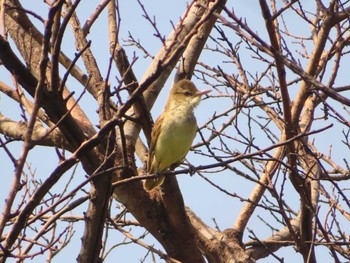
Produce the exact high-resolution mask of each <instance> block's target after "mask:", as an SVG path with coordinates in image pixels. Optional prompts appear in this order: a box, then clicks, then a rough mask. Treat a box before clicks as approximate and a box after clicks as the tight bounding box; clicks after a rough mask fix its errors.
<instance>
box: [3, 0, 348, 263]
mask: <svg viewBox="0 0 350 263" xmlns="http://www.w3.org/2000/svg"><path fill="white" fill-rule="evenodd" d="M22 2H23V5H24V7H25V8H28V9H33V5H35V11H36V12H38V13H40V14H41V15H42V17H43V18H46V16H47V15H46V12H47V8H46V7H45V6H44V4H43V3H42V1H38V0H36V1H33V0H31V1H28V0H26V1H22ZM82 2H83V3H82V4H81V5H80V6H79V8H78V10H77V12H78V14H79V17H80V19H81V23H82V24H83V23H85V20H86V19H87V18H88V17H89V16H90V14H91V13H92V12H93V10H94V9H95V8H96V5H97V4H98V3H99V1H95V0H90V1H82ZM120 4H121V6H120V12H121V18H122V22H121V37H120V38H121V39H122V40H127V39H128V36H129V33H131V34H132V35H133V37H134V38H135V39H138V40H140V42H141V43H142V44H143V45H144V47H145V48H146V49H147V50H148V51H149V52H150V53H151V54H153V55H154V54H156V53H157V52H158V50H159V49H160V47H161V45H162V43H161V41H159V39H157V38H156V37H154V36H153V35H152V34H153V33H154V29H153V28H152V27H151V25H150V24H149V23H148V22H147V21H146V20H145V19H144V18H143V17H142V15H141V14H142V13H141V12H142V10H141V8H140V6H139V5H138V3H137V1H135V0H130V1H120ZM143 4H144V6H145V7H146V9H147V11H148V12H149V15H150V16H151V17H153V16H154V17H155V18H156V22H157V27H158V29H159V30H160V32H161V33H162V34H163V35H164V36H167V35H168V34H169V32H170V31H171V30H172V23H171V21H173V22H174V24H176V23H177V21H178V18H179V17H180V16H181V15H182V14H183V12H184V10H185V7H186V4H187V3H186V2H185V1H170V0H162V1H159V0H158V1H157V0H146V1H143ZM232 4H234V9H235V12H236V14H237V15H238V16H242V17H245V18H246V19H247V22H248V24H249V25H250V26H251V27H252V28H254V29H255V30H256V31H257V32H259V35H261V36H263V37H265V36H266V31H265V28H264V22H263V20H262V19H261V16H260V9H259V6H258V4H257V1H252V0H248V1H243V0H239V1H234V3H229V5H232ZM306 4H307V3H306ZM306 4H305V5H306ZM231 7H232V6H229V8H231ZM258 14H259V15H258ZM289 15H292V14H288V13H286V17H288V16H289ZM33 22H35V24H36V25H38V27H41V28H42V25H40V22H38V21H36V20H35V19H34V20H33ZM106 22H107V16H106V12H103V13H102V15H101V17H100V18H99V19H98V21H97V22H96V23H95V24H94V26H93V27H92V28H91V34H90V35H89V39H91V40H92V45H91V48H92V51H93V52H94V54H95V56H96V58H97V60H98V64H99V66H100V69H101V72H102V75H103V76H105V75H106V73H107V67H108V63H109V45H108V31H107V26H106ZM303 27H304V25H299V24H297V23H296V24H295V27H291V28H290V30H295V31H296V33H298V34H300V31H301V32H303V31H304V32H305V34H307V32H308V28H304V29H303ZM238 40H239V39H238V37H237V36H236V35H232V41H233V42H236V41H238ZM122 43H124V44H126V43H127V42H122ZM73 47H74V40H73V39H72V35H71V33H69V30H68V34H67V36H66V38H65V40H64V42H63V51H64V52H65V53H66V54H67V55H68V56H70V57H73V56H74V53H75V52H76V50H75V48H73ZM125 49H126V51H127V53H128V56H129V58H132V57H133V56H134V55H135V56H137V57H139V59H138V60H137V62H136V63H135V66H134V68H133V69H134V71H135V73H136V75H137V77H138V78H139V79H140V78H141V77H142V75H143V73H144V72H145V70H146V69H147V67H148V65H149V63H150V61H151V59H150V58H147V59H144V57H143V56H144V54H143V53H141V52H140V51H139V50H136V49H135V48H134V47H128V46H125ZM242 54H243V59H244V62H243V64H244V65H246V66H247V68H249V69H251V70H252V71H254V70H255V71H257V72H258V71H259V70H260V68H259V67H260V65H259V64H257V63H256V62H255V61H254V59H252V58H251V57H250V55H248V52H247V53H246V56H244V54H245V52H244V51H243V53H242ZM201 59H203V60H205V61H206V62H207V63H208V61H211V62H212V63H213V66H215V65H216V64H220V63H222V61H220V58H218V57H217V55H216V54H213V53H211V52H209V51H208V52H205V53H204V54H203V55H202V56H201V58H200V60H201ZM78 65H80V67H81V68H82V69H83V68H84V67H83V65H82V63H81V61H80V62H79V63H78ZM223 66H224V67H229V66H230V65H223ZM232 72H233V73H234V69H232ZM112 73H114V75H115V74H116V71H115V69H114V70H113V71H112ZM0 76H1V78H2V81H4V82H7V83H9V85H11V83H12V82H11V79H10V77H9V75H8V74H7V73H6V72H5V71H4V70H3V69H2V68H1V69H0ZM172 76H173V75H172ZM110 80H111V84H112V86H113V82H114V83H116V79H115V78H114V76H113V74H112V78H111V79H110ZM346 81H347V80H345V79H342V78H340V84H341V83H342V82H344V83H347V82H346ZM194 82H195V83H196V84H197V86H198V88H199V89H206V88H208V87H205V86H202V85H201V83H200V82H199V81H196V79H194ZM171 83H172V77H170V78H169V80H168V82H167V84H166V86H165V88H164V89H163V91H162V92H161V94H160V97H159V99H158V100H157V102H156V104H155V106H154V108H153V109H152V116H153V118H154V119H155V118H156V117H157V116H158V115H159V114H160V113H161V111H162V109H163V106H164V102H165V99H166V97H167V93H168V90H169V88H170V85H171ZM68 87H69V88H71V89H72V90H75V91H76V94H77V96H79V94H80V92H81V91H82V87H81V85H79V84H77V83H76V81H74V80H73V78H70V79H69V82H68ZM291 94H292V95H293V91H291ZM211 95H217V94H215V93H212V94H211ZM0 103H1V104H0V111H1V113H3V114H4V115H6V116H8V117H11V118H13V119H14V120H19V119H20V111H19V110H18V109H17V107H15V108H14V106H13V104H12V103H11V102H10V101H9V100H8V99H7V98H6V97H5V96H3V95H1V97H0ZM229 103H230V101H229V100H227V101H224V100H222V99H215V98H211V99H208V100H204V101H203V102H202V103H201V105H200V106H199V107H198V109H197V111H196V116H197V120H198V124H199V126H201V125H202V124H203V123H205V122H206V120H208V119H209V118H210V117H211V116H212V115H213V113H214V112H220V111H221V110H223V109H224V108H225V107H227V105H229ZM81 106H82V108H83V109H84V110H85V111H86V113H87V114H88V116H89V117H90V118H91V119H92V120H93V121H94V124H97V123H98V115H97V113H96V109H97V104H96V102H95V101H94V100H92V98H91V97H90V96H89V95H85V96H84V97H83V99H82V102H81ZM242 123H244V120H243V119H242ZM324 125H325V124H324V123H321V124H320V126H324ZM242 129H244V128H243V127H242ZM232 131H233V130H232ZM233 132H234V131H233ZM332 132H334V130H333V131H330V132H329V133H330V134H332ZM232 136H234V134H232ZM258 139H259V138H258ZM196 142H200V137H199V136H197V137H196V139H195V142H194V143H196ZM261 143H262V144H264V143H266V142H261ZM21 146H22V143H21V142H18V143H15V144H14V145H13V146H10V149H11V152H12V153H13V155H14V156H15V157H16V158H18V157H19V155H20V151H21ZM319 146H320V147H321V148H322V149H324V150H325V151H326V150H327V147H328V146H329V144H328V143H326V144H324V143H323V142H319ZM233 147H235V146H233ZM237 147H238V146H237ZM344 150H345V149H344ZM344 154H345V153H344ZM340 156H343V155H342V152H340ZM187 159H188V160H190V162H191V163H192V164H195V165H199V164H202V162H203V159H202V158H201V157H200V156H199V155H197V154H195V153H190V154H189V155H188V156H187ZM206 161H207V162H208V163H211V162H213V161H211V160H206ZM57 162H58V159H57V157H56V155H55V153H54V151H50V150H48V149H46V148H41V147H37V148H35V149H34V150H33V151H32V152H31V154H30V156H29V159H28V168H27V169H26V170H27V172H28V174H30V173H33V174H34V173H35V179H39V178H41V179H42V180H44V179H45V178H46V177H47V175H48V174H50V172H52V170H53V169H54V167H55V165H56V164H57ZM0 166H1V167H3V170H2V174H3V178H4V182H3V184H0V201H1V202H3V200H4V198H5V196H6V195H7V189H8V188H9V184H10V182H11V179H12V175H13V171H14V167H13V165H11V164H9V161H8V158H7V156H6V155H5V153H4V152H1V151H0ZM71 174H72V172H71V171H70V172H68V173H67V174H66V175H65V177H66V178H65V179H63V180H62V183H65V182H67V180H68V178H69V176H70V175H71ZM84 177H85V173H84V172H83V170H82V169H81V168H80V167H78V169H77V171H76V172H75V175H74V178H73V179H72V182H71V186H70V188H74V186H75V185H76V184H78V183H79V182H81V180H82V179H83V178H84ZM208 177H210V178H211V179H214V180H215V182H216V183H217V184H219V185H221V186H222V187H224V188H225V189H227V190H228V191H230V192H232V193H237V194H238V195H242V196H245V197H247V196H248V195H249V193H250V191H251V190H252V189H253V188H254V184H253V183H251V182H249V181H247V180H244V179H243V178H241V177H238V176H237V175H235V174H232V173H230V172H226V173H220V174H212V175H208ZM178 180H179V184H180V187H181V190H182V192H183V196H184V199H185V203H186V205H188V206H189V207H191V208H192V209H193V210H194V212H195V213H197V215H198V216H200V217H201V218H202V219H203V221H205V222H206V223H207V224H208V225H210V226H211V227H215V223H214V220H213V219H215V222H216V223H217V224H218V226H219V227H220V229H221V230H224V229H226V228H229V227H232V225H233V223H234V221H235V218H236V217H237V215H238V212H239V211H240V208H241V207H242V205H243V204H242V203H241V202H240V201H239V200H238V199H233V198H231V197H229V196H227V195H225V194H223V193H222V192H219V191H215V190H212V189H211V188H210V186H209V185H208V184H207V183H206V182H205V181H204V180H203V179H201V178H200V177H199V176H196V175H194V176H192V177H191V176H189V175H180V176H178ZM61 187H62V185H61V184H59V185H57V189H59V188H61ZM287 188H289V189H290V191H289V192H288V193H289V194H290V198H295V203H293V204H294V205H295V209H297V208H298V206H299V197H298V196H296V195H295V194H293V190H292V188H291V186H290V185H287ZM85 189H86V190H87V191H88V186H87V187H86V188H85ZM82 195H83V192H80V193H78V195H77V196H82ZM17 201H19V200H17ZM86 205H87V204H85V205H83V206H81V207H79V208H78V209H76V210H74V214H81V213H82V212H83V211H84V210H85V209H86ZM116 206H117V205H116V202H113V207H115V208H114V209H113V210H112V211H113V212H114V213H118V212H120V209H119V208H118V207H116ZM258 214H259V215H263V216H264V218H265V220H269V219H271V220H273V218H272V217H271V216H270V215H268V214H267V213H266V212H265V211H263V210H262V209H257V212H256V214H255V216H254V219H252V220H251V222H250V224H249V226H248V227H249V228H250V229H252V230H253V231H254V232H255V234H258V235H259V238H265V237H268V236H270V235H271V234H272V232H271V230H270V229H269V228H268V227H267V226H266V225H265V224H264V223H263V222H261V221H260V220H258V219H257V218H256V215H258ZM130 219H132V217H130ZM82 229H83V224H82V223H76V224H75V226H74V231H76V233H75V235H74V236H73V239H72V242H71V243H70V244H69V245H68V246H67V247H66V248H65V249H64V250H63V252H61V253H60V254H58V255H57V257H55V258H54V260H53V262H63V261H68V262H72V260H73V259H75V258H76V257H77V256H78V253H79V250H80V244H81V242H80V237H81V235H82ZM131 229H132V232H131V233H132V234H133V235H134V236H138V235H142V234H143V233H144V230H143V229H141V228H131ZM108 233H109V241H108V244H107V246H108V247H110V246H113V245H115V244H117V243H119V242H122V241H123V240H124V238H125V237H124V236H123V235H121V234H119V233H117V232H116V231H114V230H110V231H109V232H108ZM247 240H248V233H247V232H246V235H245V241H247ZM145 242H147V243H149V244H153V243H154V244H156V241H155V240H154V239H153V238H152V237H151V236H150V235H148V236H147V237H146V238H145ZM156 247H158V248H159V246H157V245H156ZM317 253H318V255H320V254H322V255H323V254H324V258H327V257H328V253H327V252H325V250H322V249H318V251H317ZM145 254H146V250H145V249H144V248H141V247H140V246H138V245H135V244H128V245H124V246H120V247H118V248H116V249H114V250H113V251H112V252H111V254H110V255H109V256H108V257H107V258H106V261H105V262H107V263H109V262H126V260H127V261H128V262H139V260H140V259H142V258H143V257H144V256H145ZM278 255H279V256H281V257H283V256H285V257H286V258H288V261H286V262H291V261H289V260H293V262H297V261H301V260H302V259H301V257H300V255H299V254H297V253H296V252H295V251H294V249H293V248H292V247H290V248H285V249H281V250H280V251H279V252H278ZM40 260H42V262H43V261H44V260H45V257H44V256H43V257H41V258H40ZM149 260H150V257H148V259H147V260H146V262H150V261H149ZM36 262H40V261H38V260H36ZM157 262H161V261H157ZM260 262H275V261H274V259H273V258H271V257H270V258H267V259H264V260H261V261H260ZM325 262H326V261H325Z"/></svg>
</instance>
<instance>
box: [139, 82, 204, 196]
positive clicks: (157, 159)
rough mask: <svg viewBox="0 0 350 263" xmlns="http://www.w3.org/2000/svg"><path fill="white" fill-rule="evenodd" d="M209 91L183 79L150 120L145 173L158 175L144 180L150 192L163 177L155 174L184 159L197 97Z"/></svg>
mask: <svg viewBox="0 0 350 263" xmlns="http://www.w3.org/2000/svg"><path fill="white" fill-rule="evenodd" d="M209 92H210V90H203V91H199V90H198V89H197V88H196V86H195V85H194V84H193V82H192V81H190V80H187V79H183V80H180V81H179V82H177V83H176V84H174V86H173V87H172V89H171V91H170V94H169V97H168V100H167V102H166V104H165V108H164V111H163V113H162V114H161V115H160V116H159V117H158V119H157V120H156V122H155V123H154V126H153V129H152V134H151V145H150V150H149V158H148V165H147V166H148V167H147V172H148V174H158V176H159V177H158V178H156V179H147V180H145V182H144V189H145V190H147V191H151V190H152V189H154V188H156V187H157V186H159V185H161V184H162V183H163V181H164V176H162V175H160V174H159V173H161V172H163V171H165V170H167V169H168V168H169V167H171V166H172V165H173V164H176V163H179V162H181V161H182V160H183V159H184V158H185V156H186V154H187V153H188V151H189V150H190V147H191V145H192V142H193V139H194V137H195V135H196V132H197V121H196V118H195V116H194V113H193V111H194V108H195V107H196V106H197V105H198V104H199V102H200V101H201V96H202V95H204V94H207V93H209Z"/></svg>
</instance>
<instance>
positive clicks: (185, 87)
mask: <svg viewBox="0 0 350 263" xmlns="http://www.w3.org/2000/svg"><path fill="white" fill-rule="evenodd" d="M210 91H211V90H202V91H200V90H198V89H197V88H196V86H195V85H194V83H193V82H192V81H190V80H187V79H182V80H180V81H179V82H177V83H176V84H174V86H173V87H172V89H171V90H170V94H169V98H168V104H172V106H173V107H181V106H189V107H190V108H192V109H193V108H195V107H196V106H197V105H198V104H199V102H200V101H201V96H202V95H204V94H207V93H209V92H210Z"/></svg>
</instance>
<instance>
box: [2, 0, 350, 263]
mask: <svg viewBox="0 0 350 263" xmlns="http://www.w3.org/2000/svg"><path fill="white" fill-rule="evenodd" d="M23 2H24V1H23ZM35 2H36V1H33V5H32V6H29V7H25V8H24V7H23V6H22V5H21V2H20V1H19V0H2V1H0V3H1V6H0V8H1V9H0V10H1V13H0V17H1V36H0V60H1V67H0V74H1V75H2V76H5V75H6V76H11V81H4V82H2V81H0V91H1V98H6V100H7V101H9V102H10V104H11V107H13V110H15V111H17V112H19V114H20V116H21V119H20V120H15V119H14V118H11V117H10V116H7V115H6V114H4V111H6V109H5V108H3V106H1V113H0V133H1V137H0V147H1V152H2V154H3V155H2V156H4V157H6V159H5V158H4V160H5V161H4V162H6V166H7V167H9V166H12V167H13V168H14V173H13V175H10V174H3V175H2V176H3V177H6V178H10V177H11V180H12V181H11V182H9V183H7V182H8V180H5V182H6V184H5V185H6V188H5V189H4V190H6V193H2V196H4V197H5V200H2V203H3V207H2V211H1V217H0V234H1V235H0V236H1V252H0V261H1V262H5V261H6V260H7V259H16V260H17V262H23V261H24V260H25V259H27V258H36V257H38V256H40V255H42V254H44V255H45V256H46V258H47V262H50V261H51V260H52V258H53V257H54V256H55V255H57V254H58V253H60V252H61V253H64V251H65V247H66V246H67V245H69V243H70V242H71V240H72V238H73V237H74V235H76V233H75V232H74V229H75V226H76V225H77V224H79V223H81V222H83V224H84V230H83V233H82V234H81V244H79V245H78V244H75V245H76V247H79V250H80V252H79V253H77V254H76V255H74V256H75V257H77V261H78V262H100V261H103V260H105V259H106V258H107V256H108V255H109V253H110V252H111V251H112V250H113V249H115V248H116V247H118V246H120V245H124V246H126V248H125V249H127V247H128V246H129V244H130V243H129V242H130V241H131V242H133V243H135V244H137V245H138V246H141V247H143V248H145V256H144V258H143V259H142V261H147V262H149V261H150V260H153V261H155V260H156V256H157V257H160V258H162V259H164V260H165V261H167V262H191V263H193V262H254V261H256V260H259V259H262V258H265V257H268V256H270V257H273V258H274V259H275V260H277V261H280V262H284V258H288V257H291V258H293V256H292V254H294V255H296V254H300V255H301V256H302V258H303V261H304V262H317V261H320V262H321V261H322V256H319V255H320V253H318V252H320V251H321V252H322V253H323V254H328V255H329V258H332V259H334V261H335V262H341V261H346V260H349V259H350V252H349V251H350V250H349V245H350V243H349V235H348V231H347V229H348V227H347V225H348V224H349V220H350V202H349V200H348V198H347V196H348V194H347V192H348V191H349V183H348V182H349V165H348V161H349V158H348V156H349V155H348V154H349V150H350V149H349V148H350V142H349V134H350V130H349V127H350V125H349V124H350V123H349V121H348V118H349V117H348V115H349V106H350V100H349V99H348V98H347V97H348V96H347V95H349V89H350V85H349V80H348V66H347V59H349V56H350V54H349V53H350V52H349V44H350V41H349V40H350V19H349V18H350V5H349V2H348V1H341V0H332V1H330V2H322V1H305V2H302V1H295V0H292V1H284V0H283V1H274V0H271V1H270V2H267V1H265V0H260V1H259V5H256V6H249V5H253V3H251V4H247V3H239V1H234V2H233V3H226V1H224V0H215V1H207V0H195V1H193V2H191V3H190V4H189V5H188V6H187V7H186V8H184V10H183V14H182V16H181V18H179V19H178V21H177V22H176V23H173V24H172V32H170V33H169V34H168V32H166V33H164V32H162V30H161V29H160V27H159V24H158V23H157V17H154V16H153V14H152V11H153V10H151V9H149V8H148V7H147V6H145V5H144V4H143V3H142V1H139V2H138V6H139V10H141V13H140V17H139V18H135V17H133V15H134V13H133V14H132V15H130V10H123V9H122V8H120V4H121V3H119V2H118V1H113V0H102V1H101V2H100V3H99V4H98V5H96V9H95V10H94V11H93V12H92V13H91V15H90V16H89V18H88V19H86V21H84V22H82V17H81V16H80V11H79V8H80V7H81V6H84V4H86V3H81V1H79V0H76V1H74V2H71V1H70V0H66V1H62V0H52V1H48V0H46V1H45V3H44V5H45V7H46V8H47V9H46V10H45V11H42V12H39V11H38V10H36V7H35V4H34V3H35ZM23 4H24V3H23ZM89 5H92V3H89ZM254 5H255V3H254ZM257 10H258V12H257ZM128 12H129V13H128ZM107 17H108V20H107ZM104 18H106V20H105V21H104V20H103V19H104ZM128 19H134V20H138V21H143V22H147V23H148V24H149V26H150V28H151V29H152V31H153V32H154V34H153V36H150V35H147V36H141V40H139V39H138V36H135V35H134V33H133V32H129V33H128V35H125V33H123V32H127V31H128V21H131V20H128ZM98 22H99V23H103V24H104V26H105V28H107V29H108V34H109V36H108V37H109V42H108V43H104V44H105V45H106V46H109V59H107V60H105V61H103V64H104V65H107V66H106V67H105V68H107V70H106V72H105V73H102V72H103V70H102V69H101V67H102V66H101V61H99V59H98V56H99V55H98V52H97V51H96V49H94V47H96V46H98V45H99V44H101V43H100V41H102V40H103V38H102V37H101V36H100V35H99V34H98V33H96V31H93V29H94V26H95V25H96V24H97V23H98ZM166 34H168V36H167V37H165V36H164V35H166ZM69 36H72V37H73V38H74V43H75V48H74V47H73V46H69V45H68V47H69V48H68V49H67V45H66V44H65V43H66V42H67V41H69V39H70V38H69ZM146 42H150V43H153V42H158V43H160V44H161V48H160V49H159V50H158V52H157V53H156V54H153V52H152V51H151V50H149V45H147V43H146ZM67 51H68V53H67ZM74 52H76V53H74ZM107 52H108V51H107ZM73 53H74V55H68V54H73ZM200 56H201V57H200ZM140 61H142V62H143V63H148V67H147V69H146V70H145V72H136V71H135V68H137V67H136V66H137V65H138V63H141V62H140ZM172 72H176V74H175V77H174V81H175V82H176V81H178V80H180V79H183V78H188V79H191V78H192V79H193V80H194V82H196V83H198V84H200V85H201V86H205V85H207V86H209V87H211V88H212V89H213V90H214V92H212V93H211V95H210V96H209V97H206V101H205V102H204V103H207V104H206V105H209V106H207V110H206V111H205V114H207V116H204V117H203V116H201V117H203V118H204V119H205V123H204V124H203V123H201V125H200V127H199V128H198V136H197V139H198V140H196V143H195V144H194V145H193V147H192V153H191V157H196V158H195V159H196V162H197V163H195V162H189V161H191V160H192V158H189V160H188V161H187V160H186V161H185V162H184V164H183V166H181V167H180V168H178V169H176V170H175V171H169V172H166V173H164V175H165V176H166V180H165V182H164V184H163V185H162V186H161V187H159V188H158V189H156V190H154V191H152V192H150V193H148V192H146V191H145V190H144V189H143V187H142V180H144V179H145V178H148V177H149V176H153V177H155V176H157V175H147V174H146V173H145V167H144V165H145V163H146V159H147V152H148V144H149V140H150V134H151V129H152V124H153V121H152V116H151V113H150V110H151V109H152V107H153V105H154V103H155V101H156V100H157V98H158V95H159V93H160V91H161V90H162V88H163V86H165V83H166V82H167V80H168V79H169V78H170V74H171V73H172ZM138 75H142V77H140V78H138V77H137V76H138ZM4 79H5V77H4ZM87 98H88V100H89V102H90V103H87V102H83V101H84V99H87ZM92 104H94V105H95V106H93V107H92V106H91V105H92ZM91 108H93V110H91ZM94 110H97V111H94ZM96 121H97V122H98V124H97V125H96V123H95V122H96ZM327 147H328V148H327ZM16 149H17V150H16ZM18 149H20V152H19V153H18ZM38 149H44V151H47V152H48V153H47V154H49V152H50V154H51V155H50V156H55V159H56V160H48V161H46V159H47V157H46V156H45V157H40V159H41V160H40V161H41V162H45V163H48V164H49V166H50V169H51V170H50V171H49V174H47V175H45V176H42V175H40V169H39V170H37V171H36V170H35V169H36V168H35V167H32V166H30V163H29V162H28V160H29V159H30V158H32V156H36V158H39V157H38V154H37V153H35V151H36V150H38ZM2 162H3V161H2ZM78 170H81V171H84V173H85V174H86V176H82V175H81V172H77V171H78ZM183 174H191V175H193V177H195V178H199V179H200V180H202V181H203V182H205V183H206V188H205V192H203V195H205V196H209V195H211V194H214V193H218V192H219V193H220V194H221V196H222V197H225V198H229V199H230V200H232V201H234V202H235V203H237V204H242V205H241V206H236V208H235V209H236V210H235V211H234V212H235V213H237V214H236V216H235V217H233V216H232V215H230V213H228V215H226V216H228V217H230V220H233V221H232V222H233V223H232V225H231V226H230V227H227V228H226V229H225V230H221V229H220V224H217V226H216V228H213V227H210V226H209V223H208V222H204V221H205V220H204V219H203V218H201V217H200V216H199V215H197V214H196V213H195V211H194V210H193V209H192V208H191V207H187V206H185V204H186V203H188V201H187V200H186V199H185V200H184V198H183V195H182V192H181V191H180V187H179V184H178V181H177V179H176V176H175V175H179V177H180V175H181V176H182V175H183ZM222 177H226V178H229V179H227V181H226V182H229V183H223V181H222V180H221V178H222ZM39 178H40V179H39ZM181 179H182V178H181ZM191 179H192V178H191ZM193 179H194V178H193ZM183 180H187V181H188V182H187V184H191V183H193V182H191V180H190V179H189V178H187V177H186V178H184V179H183ZM243 184H246V185H248V187H246V189H245V191H244V192H242V191H241V187H240V186H241V185H243ZM112 200H114V201H113V203H112ZM216 205H220V204H216ZM115 206H117V208H115ZM231 209H232V208H229V207H224V208H223V210H222V211H223V213H225V211H226V213H227V211H230V210H231ZM207 213H208V214H210V216H211V217H214V218H215V215H214V214H213V215H212V214H211V211H207ZM232 214H233V211H232ZM231 217H232V218H231ZM252 222H253V223H252ZM255 222H261V223H263V224H264V225H265V227H266V229H269V230H270V235H269V236H266V235H263V234H262V232H261V229H260V228H259V227H258V226H257V227H256V226H255ZM136 228H138V229H140V228H142V229H143V230H142V231H141V232H142V234H140V235H135V234H134V233H135V229H136ZM130 229H131V230H130ZM113 232H118V233H121V234H122V235H124V236H125V240H124V241H123V242H120V243H118V242H116V241H113V239H112V238H111V237H110V235H109V233H113ZM150 235H151V236H153V237H154V238H155V239H156V240H157V241H158V242H159V245H160V247H161V248H158V247H153V245H152V243H150V242H147V241H146V239H145V240H143V239H144V237H145V236H150ZM111 243H112V244H113V245H109V244H111ZM284 247H291V248H293V250H290V251H293V253H292V254H291V253H290V254H289V255H283V253H282V252H281V249H282V248H284Z"/></svg>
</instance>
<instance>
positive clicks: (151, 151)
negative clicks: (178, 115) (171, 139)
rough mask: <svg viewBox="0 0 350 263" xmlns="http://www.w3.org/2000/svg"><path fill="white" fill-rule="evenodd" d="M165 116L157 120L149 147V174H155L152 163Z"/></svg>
mask: <svg viewBox="0 0 350 263" xmlns="http://www.w3.org/2000/svg"><path fill="white" fill-rule="evenodd" d="M163 119H164V115H163V114H162V115H160V116H159V117H158V118H157V120H156V121H155V123H154V126H153V129H152V133H151V145H150V147H149V153H148V162H147V171H148V172H149V173H153V172H154V171H153V169H154V168H153V167H152V162H153V158H154V150H155V148H156V145H157V140H158V138H159V134H160V130H161V123H162V122H163Z"/></svg>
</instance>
